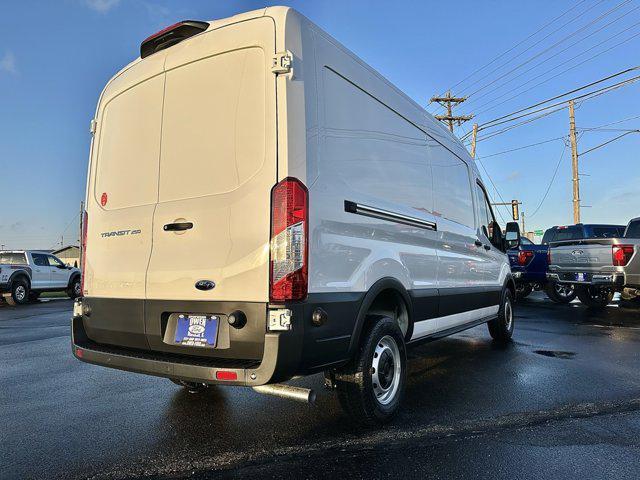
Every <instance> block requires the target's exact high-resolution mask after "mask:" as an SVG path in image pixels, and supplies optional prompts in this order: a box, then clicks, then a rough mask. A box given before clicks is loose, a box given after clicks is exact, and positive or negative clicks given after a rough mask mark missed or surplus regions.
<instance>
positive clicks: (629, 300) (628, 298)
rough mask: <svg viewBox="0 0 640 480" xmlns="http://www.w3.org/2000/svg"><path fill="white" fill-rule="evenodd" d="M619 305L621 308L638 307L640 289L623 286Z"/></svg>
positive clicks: (639, 304) (639, 303)
mask: <svg viewBox="0 0 640 480" xmlns="http://www.w3.org/2000/svg"><path fill="white" fill-rule="evenodd" d="M620 306H621V307H622V308H631V309H637V308H640V290H636V289H631V288H625V289H624V290H622V293H621V294H620Z"/></svg>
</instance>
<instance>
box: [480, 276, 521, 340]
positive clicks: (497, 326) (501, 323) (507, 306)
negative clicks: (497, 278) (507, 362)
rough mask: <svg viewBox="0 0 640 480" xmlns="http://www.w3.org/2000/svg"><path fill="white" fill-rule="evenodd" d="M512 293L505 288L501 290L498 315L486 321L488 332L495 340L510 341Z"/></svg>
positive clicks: (512, 319) (511, 330) (511, 332)
mask: <svg viewBox="0 0 640 480" xmlns="http://www.w3.org/2000/svg"><path fill="white" fill-rule="evenodd" d="M514 323H515V322H514V315H513V295H512V294H511V290H509V289H508V288H505V289H504V291H503V292H502V301H501V302H500V308H499V309H498V317H497V318H494V319H493V320H490V321H489V322H487V326H488V327H489V334H490V335H491V338H493V339H494V340H495V341H496V342H499V343H508V342H510V341H511V336H512V335H513V328H514Z"/></svg>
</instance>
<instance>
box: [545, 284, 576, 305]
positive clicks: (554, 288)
mask: <svg viewBox="0 0 640 480" xmlns="http://www.w3.org/2000/svg"><path fill="white" fill-rule="evenodd" d="M544 292H545V293H546V294H547V297H549V300H551V301H552V302H554V303H570V302H572V301H573V299H574V298H576V289H575V287H574V286H573V285H572V284H570V283H557V282H548V283H547V285H546V286H545V287H544Z"/></svg>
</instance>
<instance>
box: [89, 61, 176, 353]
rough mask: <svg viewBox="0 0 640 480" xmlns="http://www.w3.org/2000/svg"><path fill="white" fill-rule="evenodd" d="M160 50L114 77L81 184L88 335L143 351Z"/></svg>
mask: <svg viewBox="0 0 640 480" xmlns="http://www.w3.org/2000/svg"><path fill="white" fill-rule="evenodd" d="M164 60H165V54H164V52H159V53H157V54H156V55H153V56H151V57H149V58H147V59H145V60H143V61H138V62H137V63H134V64H132V65H131V66H129V67H128V68H126V69H125V70H123V71H122V72H121V73H120V74H118V75H117V76H116V77H115V78H114V79H113V80H112V81H111V82H110V83H109V85H108V86H107V87H106V89H105V91H104V92H103V94H102V97H101V100H100V104H99V107H98V112H97V116H96V120H97V130H96V132H95V136H94V140H93V145H92V158H91V170H90V175H89V185H88V189H87V207H86V208H87V249H86V252H85V262H86V264H85V279H84V289H85V291H84V295H85V297H86V298H87V301H88V302H90V304H91V306H92V315H91V316H90V317H87V319H86V321H85V328H86V330H87V334H88V335H89V337H90V338H91V339H93V340H94V341H97V342H100V343H107V344H109V343H112V344H118V345H122V346H128V347H133V348H148V345H147V342H146V338H145V329H144V298H145V279H146V269H147V265H148V263H149V257H150V255H151V242H152V232H151V226H152V222H153V211H154V209H155V205H156V202H157V199H158V162H159V159H160V140H161V138H160V132H161V126H162V125H161V122H162V99H163V92H164V74H163V66H164Z"/></svg>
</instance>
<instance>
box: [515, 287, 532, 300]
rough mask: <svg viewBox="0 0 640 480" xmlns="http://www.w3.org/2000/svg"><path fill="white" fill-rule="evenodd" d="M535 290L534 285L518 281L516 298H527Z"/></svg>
mask: <svg viewBox="0 0 640 480" xmlns="http://www.w3.org/2000/svg"><path fill="white" fill-rule="evenodd" d="M531 292H533V287H532V286H531V285H530V284H528V283H516V300H522V299H523V298H527V297H528V296H529V295H531Z"/></svg>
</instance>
